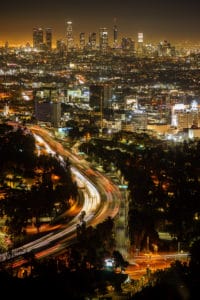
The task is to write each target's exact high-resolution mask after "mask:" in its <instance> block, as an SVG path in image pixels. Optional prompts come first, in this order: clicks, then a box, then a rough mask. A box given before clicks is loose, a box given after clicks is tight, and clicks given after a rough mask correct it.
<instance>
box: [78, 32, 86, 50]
mask: <svg viewBox="0 0 200 300" xmlns="http://www.w3.org/2000/svg"><path fill="white" fill-rule="evenodd" d="M79 38H80V48H81V49H84V48H85V32H81V33H80V36H79Z"/></svg>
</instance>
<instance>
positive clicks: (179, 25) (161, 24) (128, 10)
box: [0, 0, 200, 46]
mask: <svg viewBox="0 0 200 300" xmlns="http://www.w3.org/2000/svg"><path fill="white" fill-rule="evenodd" d="M199 9H200V2H199V1H198V0H191V1H187V0H176V1H172V0H168V1H164V0H140V1H133V0H124V1H114V0H109V1H106V0H101V1H92V0H85V1H82V0H74V1H72V2H71V1H64V0H59V1H53V0H50V1H46V0H44V1H38V0H35V1H33V0H31V1H28V2H27V1H25V0H19V1H15V2H9V1H4V2H3V3H1V12H0V44H1V45H4V44H5V42H8V43H9V45H11V46H12V45H13V46H15V45H25V44H26V43H27V42H29V43H30V44H32V30H33V27H35V26H41V27H51V28H52V30H53V44H54V45H55V43H56V40H57V39H62V38H64V37H65V33H66V26H65V22H66V20H71V21H72V22H73V32H74V36H75V38H76V37H77V36H78V35H79V33H80V32H86V33H88V32H92V31H96V32H98V30H99V28H100V27H106V28H108V30H110V31H111V30H112V28H113V25H114V23H116V24H117V26H118V30H119V35H121V36H130V37H131V38H133V39H136V36H137V33H138V32H143V33H144V38H145V41H146V42H148V41H160V40H168V41H171V42H175V41H176V42H179V41H190V42H198V40H199V27H200V19H199Z"/></svg>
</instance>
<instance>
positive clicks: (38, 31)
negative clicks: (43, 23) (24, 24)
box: [33, 27, 44, 49]
mask: <svg viewBox="0 0 200 300" xmlns="http://www.w3.org/2000/svg"><path fill="white" fill-rule="evenodd" d="M43 44H44V33H43V29H42V28H41V27H34V28H33V47H34V48H38V49H41V47H42V46H43Z"/></svg>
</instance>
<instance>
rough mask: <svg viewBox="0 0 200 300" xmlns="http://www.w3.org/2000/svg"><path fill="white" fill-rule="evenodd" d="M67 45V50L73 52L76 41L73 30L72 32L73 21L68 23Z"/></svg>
mask: <svg viewBox="0 0 200 300" xmlns="http://www.w3.org/2000/svg"><path fill="white" fill-rule="evenodd" d="M66 26H67V28H66V45H67V50H71V49H72V48H73V47H74V39H73V30H72V21H67V22H66Z"/></svg>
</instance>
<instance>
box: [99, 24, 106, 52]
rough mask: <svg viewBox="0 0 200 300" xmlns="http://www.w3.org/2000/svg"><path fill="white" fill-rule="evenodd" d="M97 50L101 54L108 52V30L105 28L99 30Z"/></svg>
mask: <svg viewBox="0 0 200 300" xmlns="http://www.w3.org/2000/svg"><path fill="white" fill-rule="evenodd" d="M99 48H100V50H101V51H103V52H104V51H107V50H108V30H107V28H105V27H103V28H100V30H99Z"/></svg>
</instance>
